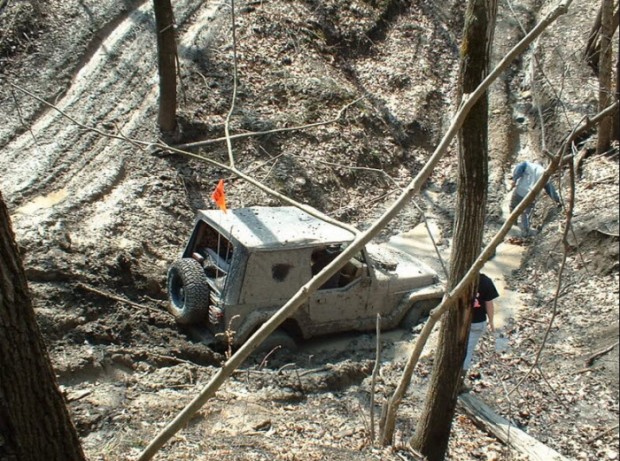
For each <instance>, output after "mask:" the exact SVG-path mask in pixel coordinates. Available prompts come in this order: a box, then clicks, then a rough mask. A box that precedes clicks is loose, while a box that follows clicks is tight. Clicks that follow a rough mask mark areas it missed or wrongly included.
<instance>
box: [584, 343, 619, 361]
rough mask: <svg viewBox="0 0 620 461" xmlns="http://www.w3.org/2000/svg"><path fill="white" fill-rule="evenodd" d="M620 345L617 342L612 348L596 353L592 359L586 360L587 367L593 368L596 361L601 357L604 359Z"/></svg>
mask: <svg viewBox="0 0 620 461" xmlns="http://www.w3.org/2000/svg"><path fill="white" fill-rule="evenodd" d="M618 344H619V342H618V341H616V342H615V344H612V345H611V346H609V347H606V348H605V349H603V350H601V351H598V352H595V353H594V354H592V355H591V356H590V357H588V360H586V365H587V366H589V367H591V366H592V364H593V363H594V361H595V360H596V359H598V358H599V357H602V356H603V355H605V354H608V353H609V352H611V351H613V350H614V347H616V346H617V345H618Z"/></svg>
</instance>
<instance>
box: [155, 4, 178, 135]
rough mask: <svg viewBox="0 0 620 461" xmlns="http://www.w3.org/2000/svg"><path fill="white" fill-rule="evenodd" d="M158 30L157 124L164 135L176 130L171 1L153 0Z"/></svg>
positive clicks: (175, 89) (175, 52) (173, 36)
mask: <svg viewBox="0 0 620 461" xmlns="http://www.w3.org/2000/svg"><path fill="white" fill-rule="evenodd" d="M153 10H154V11H155V27H156V30H157V56H158V67H159V115H158V117H157V123H158V124H159V129H160V130H161V131H162V132H164V133H173V132H174V131H175V129H176V126H177V124H176V123H177V122H176V110H177V81H176V57H177V45H176V39H175V33H174V14H173V12H172V5H171V4H170V0H153Z"/></svg>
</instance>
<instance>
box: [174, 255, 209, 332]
mask: <svg viewBox="0 0 620 461" xmlns="http://www.w3.org/2000/svg"><path fill="white" fill-rule="evenodd" d="M168 298H169V300H170V303H169V304H168V311H169V312H170V313H171V314H172V315H173V317H174V318H175V319H176V321H177V322H178V323H180V324H183V325H190V324H194V323H202V322H204V321H205V320H206V319H207V318H208V315H209V284H208V283H207V276H206V275H205V272H204V269H203V268H202V266H201V265H200V263H199V262H198V261H196V260H195V259H192V258H183V259H178V260H176V261H175V262H174V263H173V264H172V266H170V269H168Z"/></svg>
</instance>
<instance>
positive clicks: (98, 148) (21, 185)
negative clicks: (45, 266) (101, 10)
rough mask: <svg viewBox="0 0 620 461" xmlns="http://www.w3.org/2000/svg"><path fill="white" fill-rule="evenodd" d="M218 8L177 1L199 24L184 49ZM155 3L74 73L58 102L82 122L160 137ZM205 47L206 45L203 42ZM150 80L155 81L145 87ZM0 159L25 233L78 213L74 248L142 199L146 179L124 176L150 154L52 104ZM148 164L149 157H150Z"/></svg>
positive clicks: (3, 182)
mask: <svg viewBox="0 0 620 461" xmlns="http://www.w3.org/2000/svg"><path fill="white" fill-rule="evenodd" d="M219 8H220V6H219V5H217V4H211V5H206V4H205V3H202V2H200V3H196V2H190V1H182V2H177V3H176V4H175V13H176V18H177V21H178V23H179V24H184V23H186V22H187V21H189V20H190V19H191V18H193V17H195V18H196V19H195V23H194V25H193V26H192V27H190V28H188V30H187V32H186V33H185V34H183V35H182V36H181V37H180V39H179V48H180V49H181V50H184V51H185V52H186V53H187V52H189V51H188V50H191V48H192V46H196V44H197V41H198V40H199V38H200V36H201V34H203V33H204V31H205V29H208V27H209V24H210V20H209V19H210V18H212V17H213V16H214V15H215V14H216V13H217V11H218V10H219ZM153 20H154V19H153V15H152V11H151V4H150V3H148V2H144V4H143V5H141V6H139V7H138V8H136V9H134V10H133V11H131V13H129V14H128V15H127V17H126V18H125V19H124V20H123V21H121V22H120V23H119V24H118V25H117V26H116V27H115V28H114V29H113V30H111V31H109V33H108V35H107V36H106V37H105V38H103V39H102V41H101V44H100V45H99V47H98V48H97V49H96V50H94V51H93V52H92V55H90V59H88V61H87V62H85V63H84V65H83V66H82V67H81V68H80V69H79V71H78V72H77V73H76V74H75V75H74V77H73V79H72V82H71V86H70V88H69V89H68V91H67V92H66V93H65V95H64V96H63V97H62V98H61V99H60V100H58V101H56V102H55V105H56V107H58V109H59V110H61V111H63V112H64V113H66V114H67V115H69V116H71V117H74V118H75V119H76V120H78V121H79V122H80V123H83V124H85V125H88V126H92V127H96V128H98V129H100V130H103V131H107V132H109V133H113V134H121V135H123V136H129V137H131V136H144V135H145V134H146V136H147V137H148V136H155V134H154V133H152V132H150V133H149V130H148V129H147V133H144V128H145V127H149V126H152V120H153V111H154V110H155V107H156V102H157V90H158V86H157V81H158V80H157V67H156V62H157V60H156V51H157V50H156V46H155V45H154V36H152V34H150V33H148V31H150V30H152V29H153V27H154V25H153V24H152V23H153ZM199 46H204V44H200V45H199ZM145 81H147V82H149V84H147V85H145V84H144V83H145ZM5 152H6V154H5V155H3V156H2V157H0V170H2V171H3V172H4V174H3V175H2V177H1V178H0V188H2V190H3V192H4V194H5V196H6V197H8V199H9V200H10V201H11V202H12V204H14V205H18V208H17V209H16V210H15V211H16V212H15V215H14V217H13V219H14V226H15V228H16V229H18V230H19V231H20V233H23V234H25V235H28V234H30V233H32V232H33V230H35V229H37V227H38V226H40V225H42V224H43V225H46V224H50V223H52V222H57V221H58V220H59V219H63V220H65V219H66V217H67V216H70V215H72V214H77V215H79V216H80V217H81V219H80V220H81V222H80V223H77V222H74V223H73V224H72V226H71V238H72V242H73V244H74V245H77V244H79V243H80V242H82V243H93V242H97V241H98V240H99V239H100V238H101V237H102V236H105V233H106V230H108V231H109V230H110V229H113V228H114V227H115V226H116V225H118V224H119V220H122V217H121V216H120V215H119V214H118V213H117V212H116V211H115V210H117V209H118V208H122V207H123V206H126V205H127V204H128V203H131V202H135V201H138V200H141V199H142V200H143V192H144V190H143V188H144V185H143V184H141V179H132V178H130V177H129V176H128V175H126V171H127V169H128V168H131V167H132V162H135V161H142V160H140V159H139V158H136V155H135V154H136V153H137V154H138V157H141V156H142V157H146V154H145V153H144V152H141V151H139V150H138V149H137V148H136V147H134V146H131V145H130V144H129V143H127V142H126V141H122V140H118V139H110V138H106V137H102V136H100V135H97V134H95V133H92V132H87V131H84V130H82V129H80V128H79V127H78V126H77V125H76V124H74V123H72V122H70V121H69V120H68V119H67V118H65V117H63V116H62V115H61V114H60V113H59V112H58V111H56V110H54V109H51V108H50V109H48V110H46V111H45V112H44V113H43V114H42V115H41V116H40V117H39V118H38V120H36V122H35V123H33V124H32V127H31V130H30V131H26V132H24V133H23V134H22V135H20V136H18V137H16V138H15V139H14V140H13V141H12V142H11V143H9V145H7V146H6V148H5ZM146 161H148V160H146Z"/></svg>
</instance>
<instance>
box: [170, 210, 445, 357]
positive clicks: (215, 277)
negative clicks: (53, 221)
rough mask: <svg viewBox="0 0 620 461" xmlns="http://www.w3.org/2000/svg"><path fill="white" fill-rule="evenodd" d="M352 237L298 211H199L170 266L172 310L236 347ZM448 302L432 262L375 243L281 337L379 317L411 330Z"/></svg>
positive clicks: (371, 325) (363, 326) (360, 325)
mask: <svg viewBox="0 0 620 461" xmlns="http://www.w3.org/2000/svg"><path fill="white" fill-rule="evenodd" d="M354 237H355V235H354V233H353V232H352V231H351V230H347V229H345V228H342V227H339V226H337V225H335V224H331V223H328V222H325V221H323V220H321V219H318V218H315V217H313V216H311V215H309V214H308V213H306V212H304V211H302V210H300V209H298V208H296V207H251V208H240V209H233V210H228V212H223V211H220V210H208V211H205V210H201V211H199V212H198V214H197V216H196V220H195V226H194V230H193V232H192V234H191V236H190V238H189V242H188V244H187V246H186V248H185V250H184V251H183V253H182V255H181V258H180V259H178V260H176V261H175V262H174V263H173V264H172V265H171V266H170V268H169V270H168V294H169V298H170V303H169V311H170V312H171V313H172V315H173V316H174V317H175V318H176V320H177V322H178V323H180V324H196V323H198V324H206V325H207V326H208V329H209V330H210V331H211V333H213V334H214V337H215V339H216V341H219V342H220V343H224V342H226V341H227V338H228V341H229V342H230V338H232V343H233V345H239V344H241V343H243V342H244V341H245V340H246V339H247V338H248V337H249V336H250V335H251V334H252V333H253V332H254V331H256V329H258V328H259V327H260V326H261V325H262V324H263V323H264V322H265V321H266V320H267V319H269V318H270V316H271V315H272V314H273V313H274V312H275V311H276V310H277V309H279V308H280V307H282V306H283V305H284V304H285V303H286V302H287V301H288V300H289V298H291V296H292V295H293V294H295V293H296V292H297V291H298V290H299V288H300V287H301V286H303V285H304V284H305V283H306V282H308V281H309V280H310V279H311V277H312V276H313V275H315V274H317V273H318V272H319V271H320V270H321V269H323V268H324V267H325V266H326V265H327V264H329V263H330V262H331V261H332V260H333V259H334V258H336V257H337V256H338V254H339V253H340V252H341V251H342V250H343V248H346V246H347V245H349V244H350V243H351V242H352V241H353V239H354ZM442 296H443V286H442V285H441V284H440V283H439V280H438V277H437V274H436V273H435V272H434V271H433V270H432V269H430V268H429V267H428V266H426V265H425V264H423V263H422V262H420V261H418V260H417V259H416V258H414V257H412V256H411V255H409V254H406V253H403V252H401V251H399V250H397V249H395V248H392V247H390V246H389V245H387V244H382V245H374V244H369V245H367V246H366V247H365V248H364V249H362V251H360V252H359V253H358V254H357V255H356V256H355V257H354V258H352V259H351V260H349V261H348V262H347V263H346V265H345V266H344V267H343V268H342V269H340V271H339V272H338V273H337V274H335V275H334V276H333V277H331V278H330V279H329V280H328V281H327V282H326V283H325V284H324V285H323V286H322V287H321V288H320V289H319V290H318V291H316V292H315V293H313V294H312V295H311V296H310V298H309V299H308V300H307V302H305V303H304V304H303V305H302V306H301V307H300V308H299V309H298V310H297V312H296V313H295V314H294V315H293V316H292V317H290V318H288V319H287V320H286V321H285V322H284V323H283V324H282V325H281V328H280V330H279V331H280V332H286V333H287V334H288V335H289V336H290V337H293V338H297V339H300V338H309V337H312V336H317V335H323V334H328V333H336V332H343V331H355V330H357V331H364V330H373V329H375V326H376V319H377V314H381V319H382V321H381V322H382V323H381V324H382V327H383V328H384V329H391V328H394V327H397V326H399V325H405V326H411V325H413V324H415V323H416V322H417V321H418V319H419V318H420V317H421V316H422V315H424V314H426V313H428V312H429V311H430V309H432V308H433V307H434V306H436V305H437V304H438V303H439V302H440V300H441V297H442ZM225 331H226V332H228V334H227V335H225V334H222V333H224V332H225ZM218 333H220V334H218Z"/></svg>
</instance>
